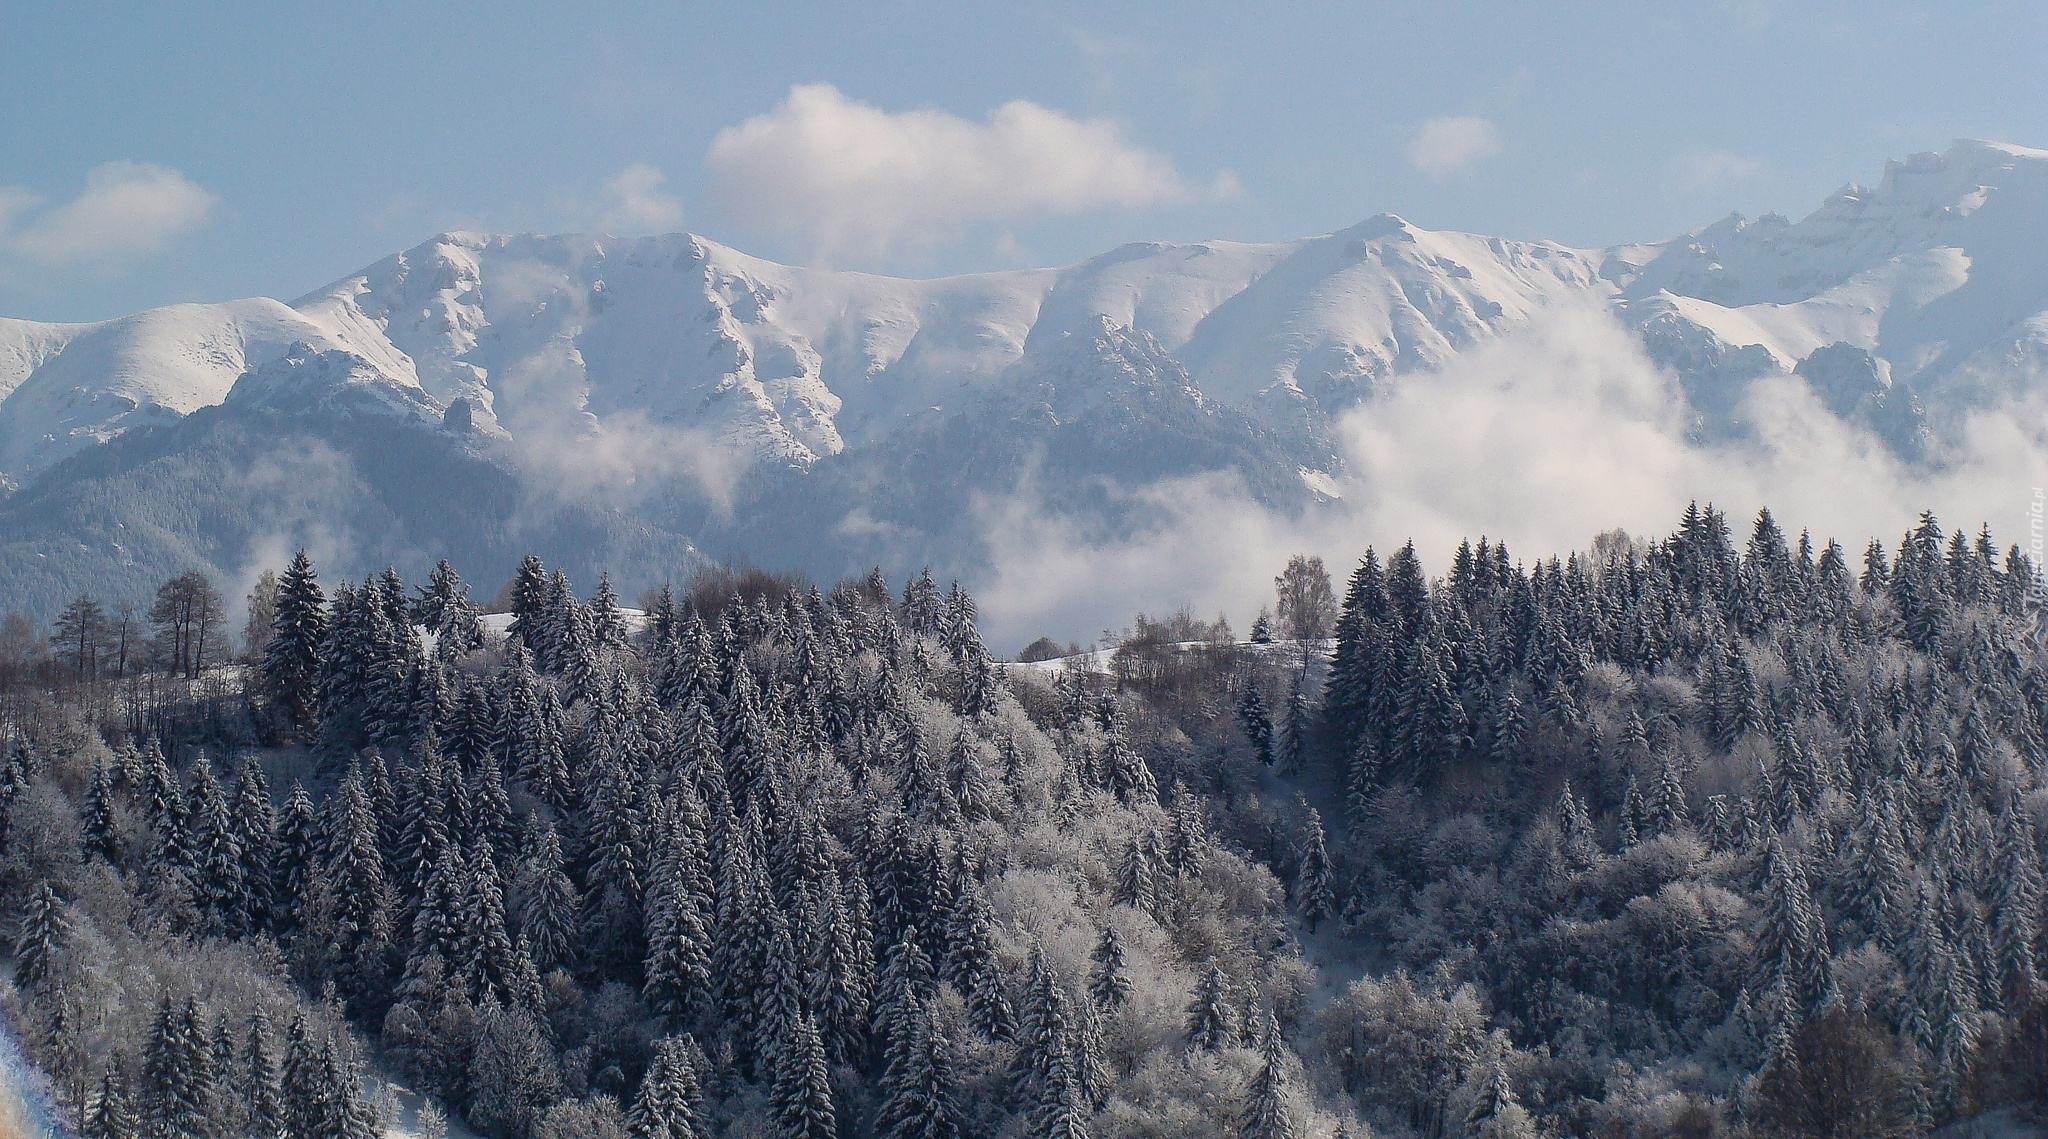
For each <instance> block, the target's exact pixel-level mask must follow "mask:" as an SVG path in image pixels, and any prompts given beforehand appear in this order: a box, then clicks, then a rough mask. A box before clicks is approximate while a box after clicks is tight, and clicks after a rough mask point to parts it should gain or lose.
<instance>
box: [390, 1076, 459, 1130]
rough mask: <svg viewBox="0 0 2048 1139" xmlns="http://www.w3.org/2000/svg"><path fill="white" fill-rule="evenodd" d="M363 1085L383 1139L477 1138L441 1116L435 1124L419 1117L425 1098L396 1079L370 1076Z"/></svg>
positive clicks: (427, 1102) (426, 1100)
mask: <svg viewBox="0 0 2048 1139" xmlns="http://www.w3.org/2000/svg"><path fill="white" fill-rule="evenodd" d="M366 1085H367V1087H366V1091H367V1093H368V1095H369V1098H370V1102H371V1104H373V1105H375V1107H376V1109H377V1117H378V1118H379V1119H382V1120H383V1121H384V1128H383V1139H477V1135H476V1133H475V1132H474V1131H471V1130H470V1129H469V1128H467V1127H464V1126H462V1124H461V1123H460V1122H455V1121H448V1120H446V1119H445V1118H444V1120H443V1122H442V1123H441V1124H440V1125H439V1126H434V1125H433V1124H432V1123H431V1122H430V1120H422V1119H421V1118H420V1113H421V1112H422V1111H423V1110H425V1109H426V1108H427V1106H428V1104H429V1102H430V1101H429V1100H428V1098H427V1097H426V1096H423V1095H421V1094H420V1093H418V1092H415V1091H413V1090H412V1089H411V1088H408V1087H406V1086H405V1085H403V1084H401V1083H398V1082H397V1081H395V1080H391V1079H387V1078H384V1077H381V1076H372V1077H370V1079H369V1080H368V1081H366ZM430 1114H431V1113H430Z"/></svg>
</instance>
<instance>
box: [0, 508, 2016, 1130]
mask: <svg viewBox="0 0 2048 1139" xmlns="http://www.w3.org/2000/svg"><path fill="white" fill-rule="evenodd" d="M1596 549H1597V551H1598V553H1597V554H1596V555H1593V556H1585V555H1581V556H1575V557H1572V558H1568V559H1564V560H1557V559H1550V560H1546V561H1544V562H1541V563H1539V564H1536V565H1534V566H1524V565H1522V564H1520V563H1517V562H1516V561H1514V560H1513V559H1512V558H1511V557H1510V555H1509V553H1508V551H1507V550H1506V549H1505V548H1503V547H1501V546H1500V545H1498V544H1497V543H1490V542H1486V541H1481V542H1479V543H1478V544H1477V545H1476V546H1475V545H1470V544H1468V545H1466V546H1464V547H1462V548H1460V549H1459V550H1458V551H1457V552H1456V554H1455V556H1454V557H1453V558H1452V559H1451V561H1450V563H1449V565H1450V569H1449V572H1448V573H1447V574H1446V575H1444V576H1442V577H1440V578H1433V577H1432V576H1431V575H1429V574H1428V573H1426V572H1425V570H1424V568H1423V563H1422V560H1421V558H1420V556H1419V555H1418V554H1417V552H1416V551H1415V550H1414V549H1413V548H1412V546H1411V547H1404V548H1402V549H1400V550H1398V551H1396V552H1395V553H1394V554H1393V555H1391V556H1389V557H1387V558H1385V559H1384V560H1383V559H1381V558H1380V557H1379V556H1378V555H1377V554H1375V553H1372V552H1368V553H1367V554H1366V556H1365V557H1364V558H1363V559H1362V560H1361V562H1360V563H1359V564H1358V566H1357V568H1356V569H1355V571H1354V572H1353V573H1352V574H1351V575H1350V578H1349V580H1348V582H1347V583H1346V586H1345V588H1344V589H1343V591H1342V593H1341V598H1340V595H1339V594H1338V592H1337V591H1336V590H1334V589H1332V588H1331V585H1330V583H1329V580H1328V577H1327V574H1326V573H1325V572H1324V571H1323V569H1322V566H1321V564H1320V563H1319V562H1315V561H1313V560H1312V559H1307V558H1301V559H1296V560H1295V561H1294V562H1292V563H1290V565H1289V566H1288V568H1287V570H1286V571H1284V572H1283V573H1282V574H1281V575H1280V578H1279V579H1278V580H1277V581H1276V597H1277V600H1278V604H1277V605H1276V609H1277V611H1278V612H1277V614H1276V616H1275V617H1273V618H1270V619H1267V620H1263V621H1255V622H1254V625H1253V627H1254V630H1255V635H1254V637H1253V641H1254V642H1255V643H1254V644H1252V645H1249V646H1245V645H1237V644H1235V643H1234V640H1233V638H1232V637H1231V636H1230V634H1229V632H1228V630H1227V624H1226V623H1225V622H1222V621H1221V620H1220V619H1219V620H1218V621H1215V622H1209V621H1202V620H1198V619H1196V618H1193V617H1192V616H1189V615H1186V614H1178V615H1175V616H1173V617H1170V618H1166V619H1156V620H1146V619H1140V620H1139V621H1137V622H1135V623H1134V625H1133V629H1132V635H1131V636H1129V637H1126V638H1124V644H1123V646H1122V647H1121V648H1120V649H1119V650H1118V651H1117V652H1115V653H1112V654H1110V665H1109V666H1108V668H1107V669H1106V670H1105V671H1104V673H1103V674H1102V675H1099V676H1097V675H1090V674H1087V673H1085V672H1084V671H1082V670H1080V669H1078V668H1073V667H1065V666H1062V665H1058V664H1053V665H1031V666H1025V665H1017V666H1009V667H1005V666H1002V665H999V664H997V663H996V662H995V660H994V659H993V658H992V656H991V654H990V653H989V652H988V650H987V649H986V647H985V646H984V645H983V643H982V641H981V638H980V635H979V632H978V630H977V622H976V617H977V615H976V611H975V605H974V602H973V599H972V598H971V597H969V596H968V595H967V594H966V593H965V592H964V591H962V590H960V589H959V588H958V587H957V586H956V587H953V588H951V589H942V588H940V587H939V586H938V585H937V584H936V583H935V582H934V581H933V580H932V578H931V577H930V575H929V574H925V575H920V576H918V577H915V578H913V579H911V580H910V581H909V582H907V583H905V584H904V585H903V587H902V588H901V590H900V591H898V590H897V589H895V588H894V587H892V586H891V585H890V584H889V583H888V582H886V581H885V580H883V578H882V577H881V575H880V574H879V573H876V574H872V575H870V576H868V577H867V578H865V579H859V580H851V581H848V582H844V583H841V584H839V585H837V586H835V587H833V588H831V589H829V590H825V589H819V588H814V587H812V586H810V585H808V584H806V583H802V582H798V581H792V580H787V579H779V578H775V577H773V576H770V575H764V574H752V575H746V576H737V577H735V576H719V577H713V578H707V579H705V580H703V581H700V582H699V583H698V584H697V586H696V587H695V588H693V589H691V590H689V591H687V592H685V593H684V594H683V595H681V596H677V595H675V594H674V593H672V592H671V591H669V590H666V589H664V590H662V591H660V592H658V593H656V594H655V595H653V596H652V597H650V598H648V599H647V600H646V601H645V603H644V604H643V605H642V606H641V607H640V608H639V609H635V610H627V609H625V608H623V607H621V606H620V604H619V602H618V599H617V598H616V597H614V596H613V595H612V591H611V589H610V587H609V585H608V584H607V583H605V582H603V581H600V582H599V583H598V585H597V587H596V588H595V590H594V592H592V593H591V594H590V595H589V596H588V597H585V596H582V595H579V593H578V592H577V591H576V590H575V589H574V588H573V587H572V585H571V583H570V582H569V581H568V580H567V579H566V578H565V577H564V576H562V575H561V574H559V573H553V572H550V571H549V570H548V569H547V567H545V566H544V565H542V564H541V563H540V562H539V561H538V560H537V559H533V558H529V559H527V560H526V561H525V562H524V563H522V564H521V565H520V567H519V569H518V572H517V574H516V575H515V577H514V579H513V582H512V584H511V586H510V587H509V588H508V590H507V591H506V593H505V603H506V607H507V608H508V609H509V613H508V614H507V615H506V616H505V618H504V621H505V622H506V623H507V625H506V628H505V635H504V636H502V637H501V636H499V635H497V634H496V633H495V632H494V631H492V624H493V623H494V622H489V621H486V619H485V618H483V617H482V616H480V615H479V613H478V612H477V607H476V606H475V605H474V604H473V603H472V601H471V600H470V598H469V595H468V590H467V587H466V586H465V585H464V584H463V582H462V580H461V579H460V577H459V576H457V575H456V574H455V572H454V570H453V569H452V568H450V567H448V566H446V565H445V564H444V565H442V566H441V567H438V568H437V569H436V570H435V571H434V573H433V574H432V575H430V577H429V580H427V581H426V582H424V583H422V584H421V585H419V586H417V587H408V586H407V584H406V583H405V582H403V581H402V580H401V579H399V577H398V576H397V575H396V574H393V573H389V572H387V573H384V574H378V575H374V576H372V577H370V578H368V579H366V580H364V581H361V582H342V583H333V584H332V585H324V584H323V583H322V582H321V581H320V580H319V578H318V576H317V574H316V572H315V568H314V566H313V565H312V564H311V562H310V561H309V560H308V559H307V558H305V556H304V555H300V556H299V557H297V558H295V559H294V560H293V562H292V563H291V564H290V565H289V566H287V567H285V569H284V570H283V572H282V573H281V574H280V575H279V576H278V578H277V579H276V590H275V594H274V600H273V603H272V607H271V608H270V610H269V621H268V628H267V636H266V637H265V638H264V641H263V644H262V651H261V653H260V655H259V656H258V657H257V658H256V664H255V666H254V667H253V668H252V669H249V670H247V674H248V675H247V686H246V690H245V691H243V692H241V693H240V695H239V698H240V699H241V700H242V702H243V707H242V714H241V718H240V727H239V728H238V731H239V732H240V733H241V734H240V735H238V736H234V737H232V738H231V737H228V736H222V737H219V738H218V739H211V740H209V739H206V738H203V737H202V738H192V739H187V740H185V741H183V742H182V743H180V744H176V745H173V746H169V747H166V746H163V745H162V743H161V741H157V740H152V739H151V738H149V737H148V736H147V735H146V734H137V733H132V732H128V733H124V732H120V731H116V732H114V733H112V734H111V735H106V734H103V733H102V731H101V728H102V723H101V722H100V721H97V720H94V719H92V718H91V717H89V716H79V717H75V718H74V719H73V720H71V721H68V722H67V721H65V720H63V719H62V718H61V717H54V718H46V719H45V720H43V721H40V722H39V724H38V726H37V727H36V729H35V732H34V733H33V735H32V737H31V735H30V734H27V733H22V732H15V733H14V734H15V735H16V737H17V738H15V739H14V740H13V741H12V743H11V744H10V745H9V746H8V747H7V748H6V749H5V750H4V751H0V755H4V756H6V757H7V758H6V760H5V762H4V764H0V828H4V829H0V851H4V854H5V857H4V858H0V907H5V908H8V909H11V910H13V911H14V912H16V913H18V914H20V915H22V919H21V921H20V922H19V924H18V937H17V940H16V952H15V954H14V957H13V962H12V964H13V975H14V978H15V985H16V989H15V990H14V991H13V992H12V994H11V995H9V996H8V999H9V1000H12V1001H13V1002H15V1005H16V1007H17V1008H18V1010H19V1022H20V1023H22V1024H23V1025H25V1026H26V1035H27V1036H28V1037H29V1039H30V1041H31V1044H32V1047H33V1049H34V1051H35V1053H36V1056H37V1059H38V1061H39V1062H40V1063H42V1064H43V1065H44V1067H45V1069H46V1070H47V1071H48V1072H49V1073H50V1074H51V1075H52V1077H53V1081H54V1083H55V1084H56V1086H57V1087H58V1088H59V1090H60V1092H61V1095H62V1098H63V1099H64V1101H65V1103H66V1104H67V1105H68V1106H69V1107H71V1108H72V1109H74V1110H75V1111H76V1112H77V1114H78V1115H79V1117H80V1118H81V1119H82V1120H83V1122H84V1125H85V1131H86V1134H88V1135H89V1136H92V1137H94V1139H99V1137H126V1136H135V1135H148V1136H206V1137H209V1139H211V1137H215V1136H227V1135H237V1136H239V1135H243V1134H260V1135H305V1134H320V1135H360V1134H365V1133H366V1132H365V1130H364V1129H365V1128H367V1127H369V1126H371V1125H372V1120H373V1119H374V1118H375V1117H376V1116H377V1115H378V1114H379V1112H380V1108H379V1105H378V1102H377V1097H376V1096H375V1095H373V1094H372V1093H373V1092H374V1090H375V1088H376V1087H377V1086H378V1085H377V1084H376V1083H375V1082H371V1083H365V1082H364V1076H365V1073H367V1072H369V1071H371V1070H372V1069H373V1068H374V1069H376V1070H379V1071H381V1072H383V1073H385V1074H387V1075H389V1076H391V1077H394V1078H396V1079H398V1080H400V1081H402V1082H404V1083H406V1084H407V1085H409V1086H411V1087H413V1088H415V1089H417V1090H419V1091H422V1092H425V1093H427V1094H428V1095H429V1096H430V1097H432V1099H433V1100H434V1101H435V1102H437V1103H439V1104H444V1105H445V1106H446V1108H447V1110H448V1112H449V1114H450V1116H451V1117H455V1118H459V1119H460V1120H462V1121H463V1122H465V1123H466V1124H467V1125H468V1126H469V1127H470V1128H472V1129H474V1130H475V1131H477V1132H479V1133H482V1134H487V1135H491V1136H505V1137H520V1139H525V1137H546V1139H569V1137H572V1136H607V1137H609V1136H619V1135H632V1136H640V1137H659V1139H681V1137H689V1136H710V1135H720V1136H777V1137H790V1139H827V1137H832V1139H853V1137H865V1136H892V1137H893V1136H918V1137H947V1136H970V1135H971V1136H1001V1137H1009V1139H1027V1137H1028V1139H1039V1137H1052V1136H1057V1137H1062V1139H1076V1137H1081V1136H1088V1135H1100V1136H1110V1135H1114V1136H1161V1137H1164V1136H1192V1135H1201V1136H1211V1135H1225V1134H1227V1135H1237V1136H1242V1137H1244V1139H1281V1137H1290V1139H1291V1137H1295V1136H1315V1137H1317V1139H1324V1137H1328V1136H1333V1135H1345V1136H1363V1135H1367V1134H1378V1135H1386V1136H1406V1135H1414V1136H1428V1137H1438V1136H1488V1137H1494V1139H1502V1137H1516V1136H1524V1137H1535V1136H1540V1135H1599V1136H1614V1137H1624V1136H1645V1137H1647V1136H1652V1135H1658V1136H1664V1135H1699V1136H1714V1135H1777V1134H1783V1135H1857V1136H1883V1135H1919V1134H1926V1133H1928V1132H1929V1131H1931V1130H1932V1129H1934V1128H1935V1127H1936V1126H1938V1125H1940V1124H1942V1123H1943V1122H1945V1121H1947V1120H1950V1119H1954V1118H1962V1117H1966V1116H1971V1115H1975V1114H1978V1113H1981V1112H1983V1111H1987V1110H1992V1109H1996V1108H2001V1107H2012V1108H2015V1109H2019V1108H2023V1107H2027V1106H2029V1105H2033V1104H2036V1103H2038V1099H2039V1097H2040V1095H2041V1091H2040V1089H2041V1088H2043V1087H2048V1000H2044V996H2043V989H2042V981H2041V971H2042V962H2043V957H2042V952H2043V949H2044V946H2043V944H2042V927H2043V919H2044V916H2048V915H2044V914H2043V905H2044V902H2043V891H2042V881H2041V876H2042V859H2043V850H2042V847H2041V844H2040V839H2039V835H2040V834H2041V831H2042V824H2043V822H2044V819H2043V817H2042V816H2043V812H2044V810H2048V794H2044V790H2043V787H2042V784H2041V771H2042V765H2043V762H2044V749H2043V742H2042V741H2043V738H2044V733H2048V674H2044V669H2043V663H2042V661H2041V659H2040V656H2039V649H2038V642H2037V641H2035V640H2034V639H2032V638H2033V636H2034V629H2035V627H2036V626H2035V624H2034V623H2035V622H2037V621H2039V620H2040V607H2039V597H2040V594H2039V589H2040V577H2039V572H2038V570H2037V568H2036V567H2035V566H2033V564H2032V563H2031V562H2030V561H2029V560H2028V559H2027V558H2026V557H2025V556H2023V555H2022V554H2021V553H2020V552H2019V551H2018V550H2017V549H2008V550H2007V551H2005V552H2004V553H2003V554H2000V553H1999V552H1998V551H1997V549H1996V547H1994V546H1993V545H1992V544H1991V541H1990V539H1989V536H1988V535H1978V536H1976V537H1974V538H1973V537H1969V536H1963V535H1953V536H1952V535H1948V534H1945V533H1944V532H1943V531H1942V530H1941V529H1940V527H1939V526H1938V525H1937V524H1936V523H1935V522H1934V520H1933V519H1932V518H1924V519H1923V520H1922V521H1921V523H1920V525H1919V526H1918V527H1916V528H1915V529H1914V530H1913V531H1912V532H1911V533H1909V534H1908V535H1907V536H1906V538H1905V540H1904V541H1903V543H1902V544H1901V545H1900V546H1899V547H1898V548H1897V550H1896V551H1892V550H1887V549H1886V548H1885V547H1883V546H1881V545H1877V544H1873V545H1872V546H1871V547H1869V548H1868V549H1867V550H1866V551H1865V553H1864V555H1863V557H1862V559H1861V566H1860V568H1856V567H1852V565H1851V562H1850V559H1849V557H1848V556H1847V555H1846V554H1845V552H1844V551H1843V550H1842V549H1841V548H1840V547H1839V546H1837V545H1835V544H1833V543H1823V544H1816V543H1814V542H1812V541H1810V540H1808V539H1807V538H1806V537H1805V536H1804V535H1802V536H1800V537H1799V538H1798V539H1797V540H1796V541H1789V540H1788V539H1787V538H1786V536H1785V535H1784V534H1783V533H1782V532H1781V531H1780V530H1779V528H1778V526H1777V524H1776V522H1775V520H1774V519H1772V518H1771V516H1770V515H1769V514H1768V513H1765V514H1763V515H1760V516H1759V517H1758V518H1757V519H1756V521H1755V524H1754V525H1753V527H1751V532H1750V535H1749V537H1748V540H1747V542H1746V544H1744V545H1742V546H1739V547H1738V545H1737V544H1736V543H1735V542H1734V541H1733V540H1732V538H1731V535H1730V533H1729V530H1728V526H1727V523H1726V521H1725V519H1723V518H1722V517H1721V516H1720V515H1719V514H1717V513H1715V512H1714V511H1713V510H1712V509H1710V508H1708V509H1694V510H1691V511H1689V512H1688V513H1687V515H1686V516H1685V518H1684V519H1683V520H1682V522H1681V525H1680V528H1679V530H1678V532H1677V533H1675V534H1673V535H1671V536H1670V537H1668V538H1665V539H1662V540H1659V541H1656V542H1638V541H1632V540H1629V539H1627V538H1626V537H1625V536H1621V535H1608V536H1604V537H1603V539H1602V541H1601V542H1600V543H1599V544H1598V546H1597V547H1596ZM1326 634H1334V641H1333V643H1332V641H1330V640H1326V639H1325V636H1326ZM195 644H196V642H195ZM1190 654H1192V655H1190ZM1190 662H1192V663H1190ZM236 739H243V740H244V743H245V746H241V747H239V748H236V747H233V746H230V745H232V744H233V742H234V740H236ZM254 743H261V744H262V745H263V746H261V747H256V746H246V745H248V744H254ZM202 745H203V746H202ZM230 773H231V774H230ZM1326 819H1327V820H1330V822H1329V824H1328V825H1327V826H1326V824H1325V820H1326ZM1283 883H1284V886H1283ZM241 978H248V980H247V981H243V980H241ZM294 1024H297V1026H298V1027H296V1028H294V1027H292V1026H293V1025H294ZM277 1025H285V1026H287V1027H286V1029H285V1030H284V1031H283V1032H279V1031H278V1030H277V1029H276V1027H275V1026H277Z"/></svg>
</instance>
